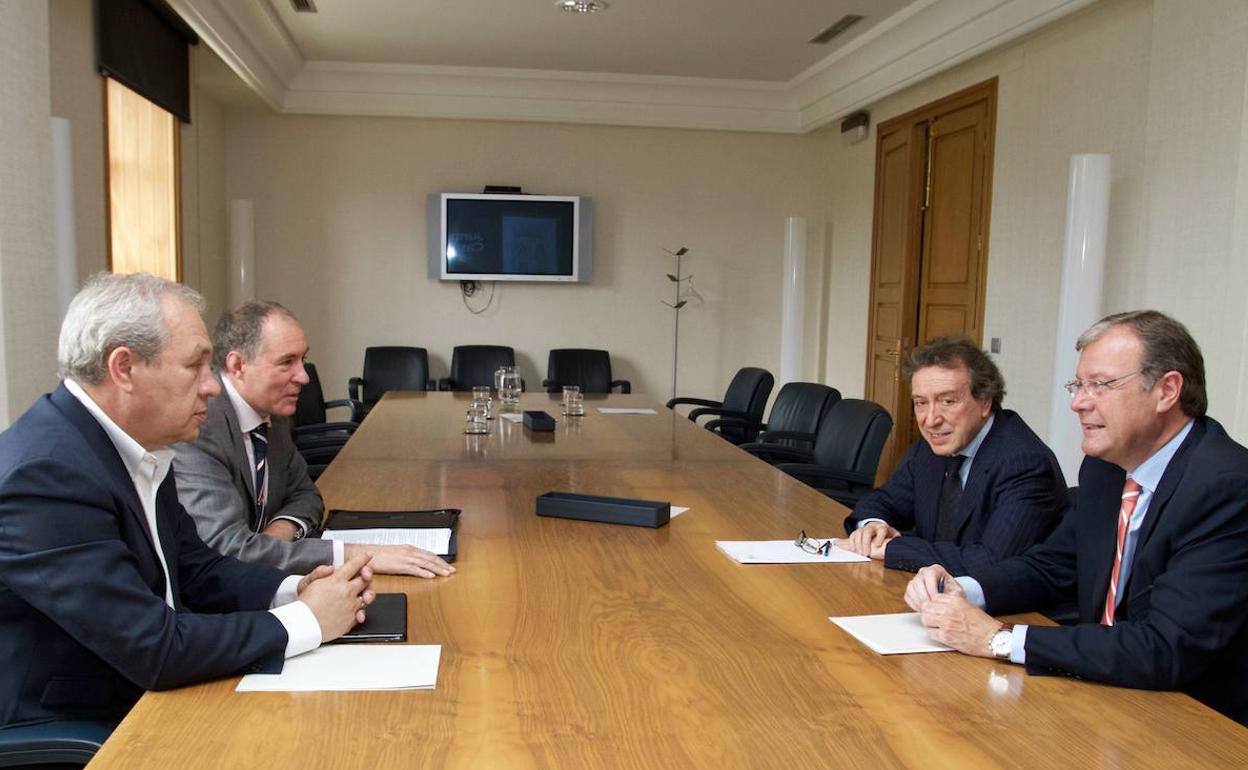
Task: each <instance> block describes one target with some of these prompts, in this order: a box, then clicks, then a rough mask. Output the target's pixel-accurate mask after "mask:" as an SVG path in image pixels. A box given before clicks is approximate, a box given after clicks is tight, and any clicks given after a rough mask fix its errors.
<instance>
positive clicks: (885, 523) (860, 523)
mask: <svg viewBox="0 0 1248 770" xmlns="http://www.w3.org/2000/svg"><path fill="white" fill-rule="evenodd" d="M873 521H878V522H879V523H881V524H883V525H884V526H888V522H887V521H884V520H883V519H863V520H862V521H860V522H858V529H862V528H863V527H865V526H867V525H868V524H870V523H871V522H873Z"/></svg>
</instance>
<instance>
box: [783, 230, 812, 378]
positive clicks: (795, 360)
mask: <svg viewBox="0 0 1248 770" xmlns="http://www.w3.org/2000/svg"><path fill="white" fill-rule="evenodd" d="M805 284H806V219H805V217H788V218H786V219H785V220H784V281H783V290H782V293H781V297H780V312H781V316H780V377H779V384H781V385H783V384H784V383H786V382H795V381H798V380H800V379H801V378H802V351H803V350H805V341H804V337H803V335H804V331H805V312H806V285H805Z"/></svg>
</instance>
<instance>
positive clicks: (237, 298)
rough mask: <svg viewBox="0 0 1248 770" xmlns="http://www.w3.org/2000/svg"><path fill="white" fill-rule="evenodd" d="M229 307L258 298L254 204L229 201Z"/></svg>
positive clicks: (236, 200) (227, 287) (247, 201)
mask: <svg viewBox="0 0 1248 770" xmlns="http://www.w3.org/2000/svg"><path fill="white" fill-rule="evenodd" d="M229 216H230V220H229V228H230V277H229V281H228V284H227V286H226V289H227V293H228V295H229V298H230V307H237V306H238V305H240V304H241V303H243V302H246V301H247V300H249V299H255V296H256V222H255V214H254V212H253V211H252V205H251V201H249V200H241V199H234V200H231V201H230V214H229Z"/></svg>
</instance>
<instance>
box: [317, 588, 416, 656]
mask: <svg viewBox="0 0 1248 770" xmlns="http://www.w3.org/2000/svg"><path fill="white" fill-rule="evenodd" d="M364 617H365V620H364V622H363V623H361V624H359V625H358V626H356V627H355V628H353V629H351V630H350V631H348V632H347V633H345V634H343V635H342V636H340V637H338V638H337V639H335V640H334V641H332V642H329V644H351V643H358V642H406V641H407V594H377V598H375V599H373V603H372V604H370V605H368V607H367V608H366V609H365V610H364Z"/></svg>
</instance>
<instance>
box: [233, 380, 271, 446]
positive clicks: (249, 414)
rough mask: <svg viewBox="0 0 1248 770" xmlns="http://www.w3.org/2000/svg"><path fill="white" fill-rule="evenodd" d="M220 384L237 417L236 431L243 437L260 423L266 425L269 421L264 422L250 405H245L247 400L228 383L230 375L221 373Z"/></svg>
mask: <svg viewBox="0 0 1248 770" xmlns="http://www.w3.org/2000/svg"><path fill="white" fill-rule="evenodd" d="M221 384H222V385H224V386H225V393H226V395H228V396H229V397H230V403H231V404H232V405H233V406H234V414H236V415H238V429H239V431H240V432H241V433H243V434H244V435H245V434H247V433H251V432H252V431H253V430H255V429H256V426H258V425H260V423H265V424H266V425H267V424H269V423H270V420H266V419H264V418H263V417H261V416H260V413H259V412H257V411H256V410H255V409H252V408H251V404H249V403H247V399H245V398H243V397H242V396H240V395H239V394H238V390H237V389H235V387H234V383H233V382H231V381H230V375H228V374H225V373H224V372H222V374H221Z"/></svg>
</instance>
